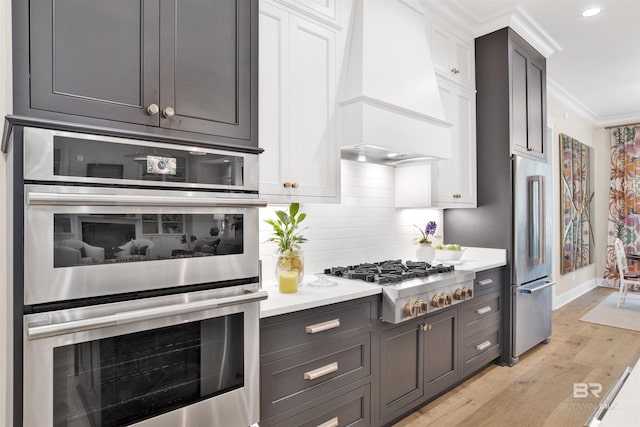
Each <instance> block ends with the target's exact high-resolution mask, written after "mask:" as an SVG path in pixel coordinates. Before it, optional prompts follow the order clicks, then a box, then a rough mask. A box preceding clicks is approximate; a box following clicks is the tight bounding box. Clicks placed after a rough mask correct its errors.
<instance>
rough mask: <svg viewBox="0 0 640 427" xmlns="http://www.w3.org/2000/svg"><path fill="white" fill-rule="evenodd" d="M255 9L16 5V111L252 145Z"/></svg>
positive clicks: (234, 5)
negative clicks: (21, 51) (24, 49)
mask: <svg viewBox="0 0 640 427" xmlns="http://www.w3.org/2000/svg"><path fill="white" fill-rule="evenodd" d="M25 3H26V2H25ZM257 7H258V1H257V0H216V1H211V0H179V1H178V0H110V1H99V0H90V1H88V0H55V1H54V0H30V2H29V5H28V10H27V7H26V6H24V5H19V6H18V7H17V9H16V10H15V11H14V25H18V26H19V28H18V29H16V30H15V33H14V36H15V37H14V39H15V40H14V52H15V49H20V48H21V47H28V49H27V50H26V51H24V53H20V52H16V53H14V55H15V58H16V59H17V65H16V67H15V74H16V83H15V85H16V87H15V93H16V100H15V105H14V111H15V112H16V114H21V115H27V116H35V117H40V118H45V119H54V120H60V121H67V122H75V123H83V124H89V125H98V126H116V127H119V128H122V129H131V130H135V131H143V132H151V133H156V134H164V135H173V136H174V137H177V138H183V139H185V140H202V141H211V142H212V143H216V142H222V144H223V145H229V144H233V143H234V141H236V143H238V144H239V145H243V146H247V147H257V19H258V18H257V17H258V12H257ZM27 22H28V24H29V25H28V27H27V28H28V29H27V30H23V28H24V27H25V25H24V24H26V23H27ZM25 38H26V39H27V40H28V41H25V40H24V39H25ZM27 52H28V54H27ZM21 55H24V57H21ZM27 56H28V57H27ZM29 73H30V76H29ZM114 122H118V123H114ZM130 125H134V126H130ZM140 125H143V127H141V126H140ZM194 135H195V136H196V137H195V138H194ZM197 135H200V137H198V136H197ZM212 135H213V136H215V137H220V138H210V137H209V136H212Z"/></svg>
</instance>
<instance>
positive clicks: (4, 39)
mask: <svg viewBox="0 0 640 427" xmlns="http://www.w3.org/2000/svg"><path fill="white" fill-rule="evenodd" d="M11 104H12V98H11V0H0V118H2V119H3V118H4V116H5V115H6V114H8V113H9V112H11ZM6 164H7V162H6V156H5V155H2V156H1V157H0V218H1V219H0V301H3V305H2V306H1V307H2V308H1V309H0V313H1V314H0V349H2V350H1V351H0V424H3V425H7V426H8V425H10V421H9V419H8V418H7V416H8V411H7V409H8V407H9V405H11V402H10V401H8V399H7V395H8V394H7V392H8V390H7V386H8V384H7V371H8V366H7V348H8V345H7V336H8V335H7V327H8V326H7V325H8V324H9V322H8V318H7V317H8V313H7V311H8V310H6V308H5V307H7V304H8V303H9V301H7V277H6V276H7V275H6V271H7V245H8V242H7V224H6V213H7V203H6V200H7V199H6V182H7V178H6V170H7V168H6ZM9 400H10V399H9Z"/></svg>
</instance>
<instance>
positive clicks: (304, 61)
mask: <svg viewBox="0 0 640 427" xmlns="http://www.w3.org/2000/svg"><path fill="white" fill-rule="evenodd" d="M290 20H291V22H290V32H289V39H290V48H289V52H290V61H289V64H290V67H291V68H290V74H289V77H290V91H289V106H290V115H289V120H290V122H289V130H290V134H289V149H290V152H291V157H290V168H291V174H292V181H293V182H294V183H295V184H297V189H296V191H297V194H300V195H305V196H317V197H335V196H336V193H337V182H338V158H339V152H338V148H337V145H336V126H335V117H334V112H335V88H336V79H335V74H336V71H335V44H336V40H335V39H336V35H335V32H333V31H330V30H327V29H325V28H323V27H321V26H319V25H316V24H314V23H312V22H310V21H307V20H305V19H301V18H298V17H295V16H293V15H292V16H291V17H290Z"/></svg>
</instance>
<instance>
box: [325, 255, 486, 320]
mask: <svg viewBox="0 0 640 427" xmlns="http://www.w3.org/2000/svg"><path fill="white" fill-rule="evenodd" d="M324 274H326V275H331V276H335V277H342V278H344V279H351V280H362V281H364V282H369V283H373V284H377V285H383V286H382V295H383V301H382V310H381V319H382V320H383V321H385V322H389V323H400V322H403V321H406V320H409V319H412V318H415V317H419V316H424V315H426V314H428V313H432V312H434V311H436V310H441V309H444V308H446V307H448V306H450V305H454V304H458V303H461V302H462V301H466V300H469V299H471V298H473V294H474V290H473V287H474V286H473V284H474V279H475V275H476V274H475V273H474V272H473V271H464V270H455V269H454V267H453V266H444V265H441V264H439V265H430V264H429V263H427V262H421V261H405V262H403V261H402V260H399V259H397V260H387V261H382V262H373V263H364V264H358V265H351V266H346V267H331V268H327V269H326V270H325V271H324Z"/></svg>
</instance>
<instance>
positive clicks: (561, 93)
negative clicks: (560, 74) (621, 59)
mask: <svg viewBox="0 0 640 427" xmlns="http://www.w3.org/2000/svg"><path fill="white" fill-rule="evenodd" d="M547 95H552V96H553V97H554V98H556V99H558V100H559V101H561V102H562V103H564V104H566V105H567V106H568V107H570V108H571V109H573V110H574V111H575V112H576V113H578V115H579V116H580V117H582V118H583V119H585V120H587V121H589V122H591V123H593V124H594V125H597V123H598V121H599V118H598V116H597V115H596V114H595V113H594V112H593V111H591V110H590V109H589V108H588V107H587V106H586V105H584V104H583V103H582V102H580V101H579V100H578V98H576V97H575V96H573V95H572V94H571V93H569V92H568V91H567V90H565V89H564V88H563V87H562V86H560V85H559V84H558V83H556V81H555V80H553V79H551V78H549V75H547Z"/></svg>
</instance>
